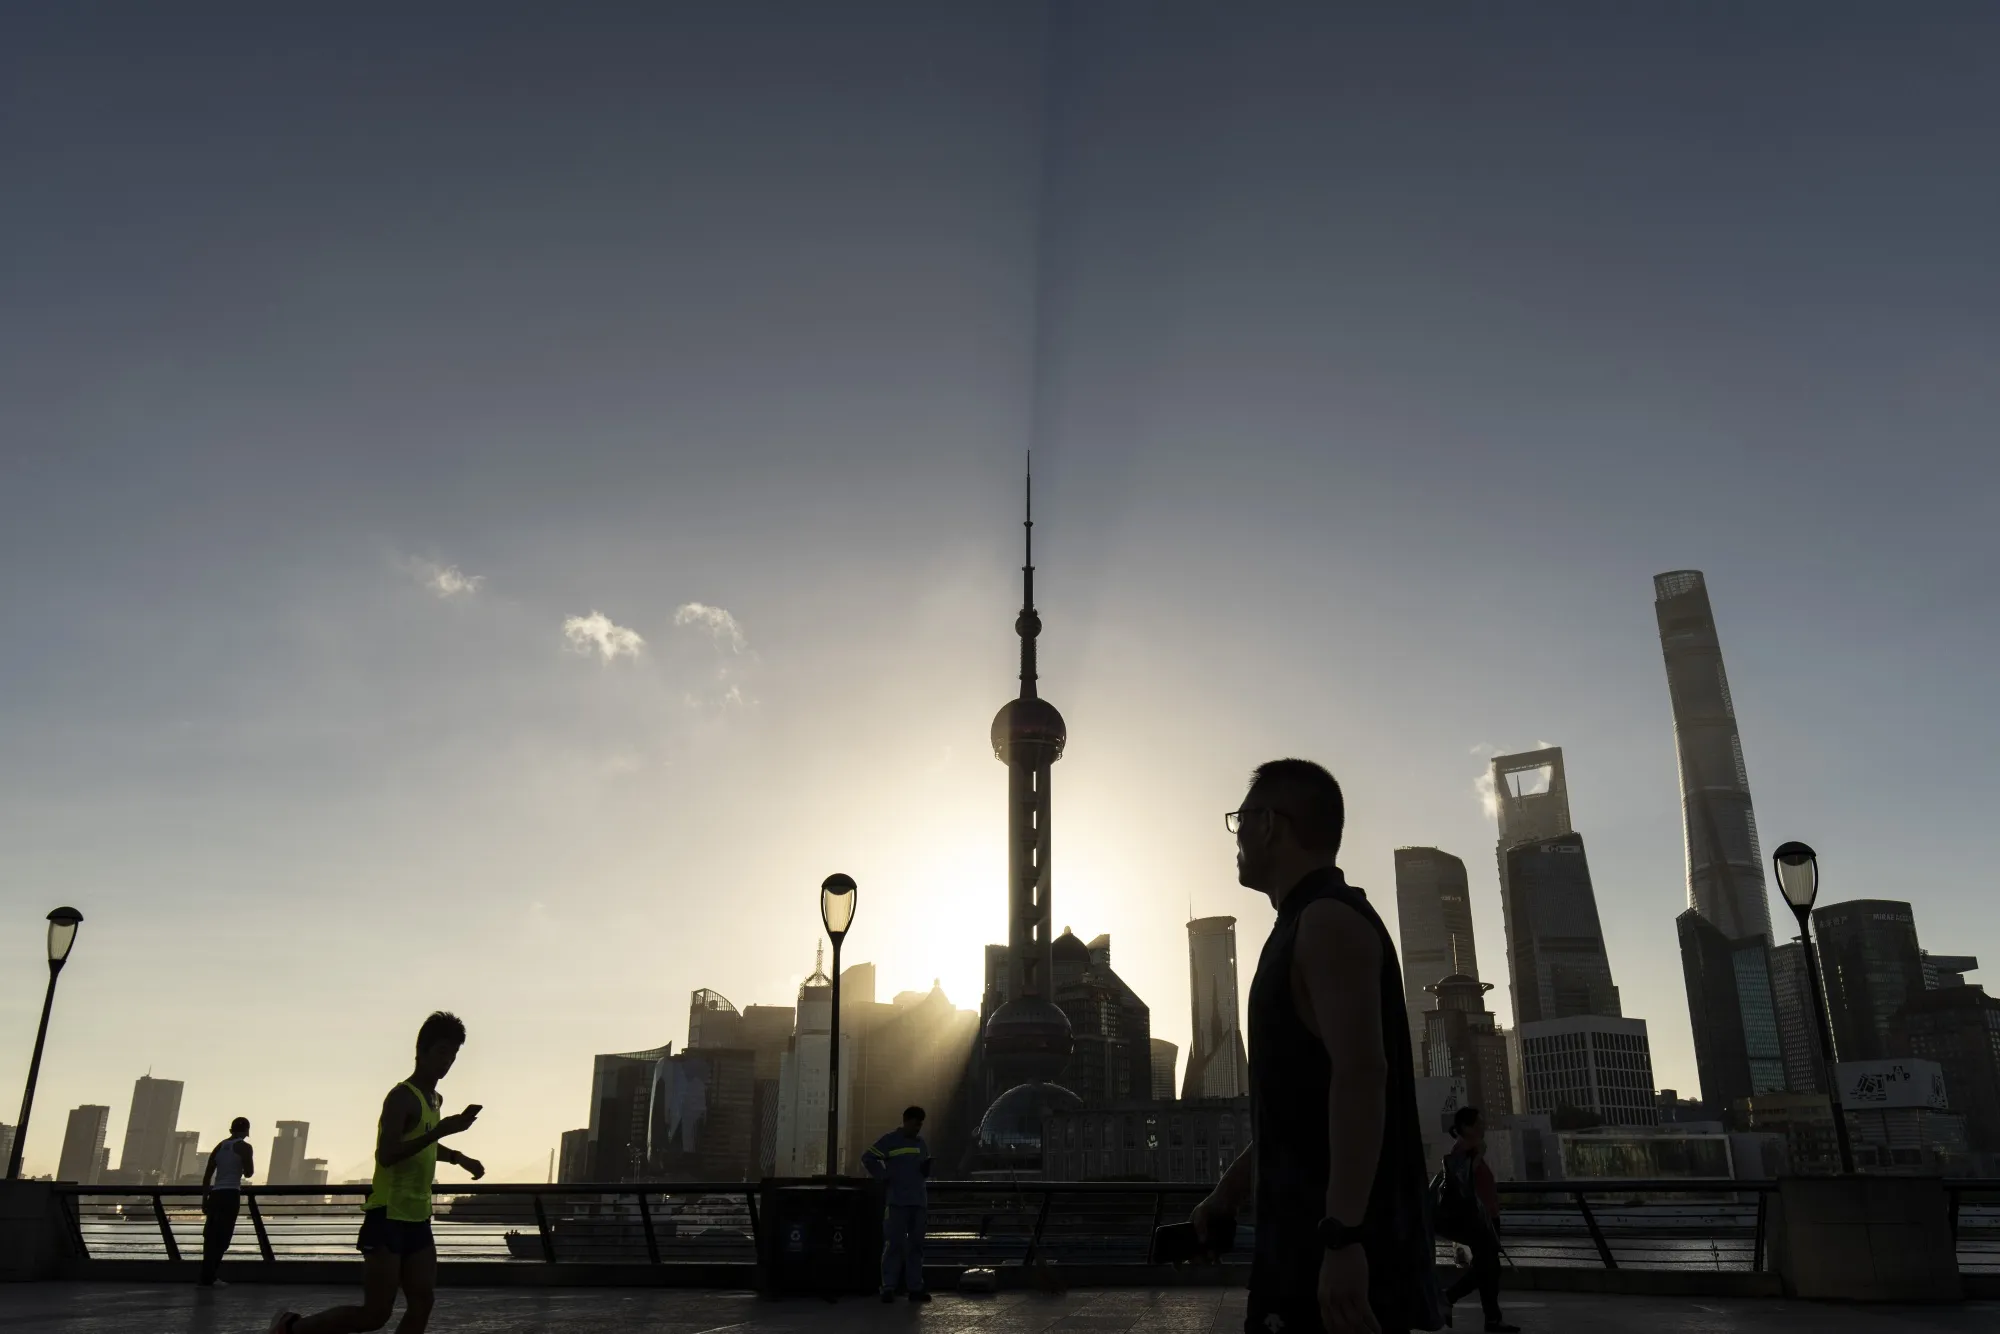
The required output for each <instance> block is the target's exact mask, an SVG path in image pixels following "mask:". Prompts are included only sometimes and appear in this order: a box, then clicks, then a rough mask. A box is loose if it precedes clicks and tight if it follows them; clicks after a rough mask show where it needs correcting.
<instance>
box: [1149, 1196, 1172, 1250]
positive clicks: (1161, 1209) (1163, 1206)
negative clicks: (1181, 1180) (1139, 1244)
mask: <svg viewBox="0 0 2000 1334" xmlns="http://www.w3.org/2000/svg"><path fill="white" fill-rule="evenodd" d="M1166 1211H1167V1193H1166V1192H1165V1191H1163V1190H1156V1191H1154V1192H1153V1226H1152V1227H1151V1228H1150V1229H1148V1230H1147V1232H1146V1260H1147V1262H1148V1263H1150V1262H1151V1261H1152V1258H1153V1233H1155V1232H1158V1231H1159V1230H1160V1216H1161V1215H1162V1214H1164V1213H1166Z"/></svg>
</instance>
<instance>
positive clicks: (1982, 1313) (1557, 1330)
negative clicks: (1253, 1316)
mask: <svg viewBox="0 0 2000 1334" xmlns="http://www.w3.org/2000/svg"><path fill="white" fill-rule="evenodd" d="M354 1296H355V1294H354V1292H353V1291H352V1290H351V1289H346V1288H314V1287H305V1286H293V1285H286V1286H283V1287H255V1286H251V1285H247V1284H238V1285H236V1286H234V1287H230V1288H228V1289H225V1290H221V1291H216V1292H209V1293H200V1292H197V1291H196V1290H195V1289H194V1288H192V1287H189V1286H171V1287H170V1286H165V1285H152V1284H141V1283H29V1284H12V1285H9V1286H6V1287H3V1288H0V1331H15V1330H22V1331H25V1330H35V1331H50V1332H51V1334H264V1330H265V1327H266V1325H267V1323H268V1321H269V1320H270V1317H271V1313H272V1312H273V1311H274V1310H276V1309H277V1308H278V1307H279V1306H280V1305H285V1306H290V1307H291V1308H293V1309H299V1308H301V1307H303V1308H304V1309H306V1310H316V1309H318V1308H320V1307H322V1306H328V1305H332V1304H333V1303H335V1302H339V1301H351V1300H353V1299H354ZM1521 1298H1522V1299H1521V1300H1519V1301H1513V1300H1510V1301H1509V1302H1508V1303H1507V1313H1508V1316H1509V1317H1510V1318H1511V1319H1512V1320H1513V1321H1514V1322H1515V1323H1516V1324H1518V1325H1520V1326H1521V1328H1522V1330H1523V1331H1524V1334H1604V1332H1605V1331H1611V1332H1612V1334H1666V1332H1667V1331H1675V1332H1676V1334H1678V1332H1680V1331H1688V1332H1689V1334H1863V1331H1867V1332H1868V1334H1957V1331H1966V1332H1967V1334H1971V1331H1974V1330H1978V1331H1992V1330H1994V1329H2000V1303H1994V1302H1977V1303H1968V1304H1966V1305H1963V1306H1944V1307H1887V1308H1884V1307H1868V1308H1859V1307H1840V1306H1820V1305H1814V1304H1812V1303H1807V1302H1787V1301H1777V1300H1770V1299H1766V1300H1761V1301H1759V1300H1732V1299H1727V1298H1708V1299H1702V1300H1690V1299H1687V1298H1669V1297H1595V1296H1583V1295H1572V1294H1568V1293H1523V1294H1521ZM1458 1310H1459V1317H1460V1318H1459V1328H1460V1329H1472V1330H1477V1329H1478V1328H1479V1308H1478V1304H1477V1303H1476V1302H1467V1303H1465V1304H1463V1305H1461V1306H1460V1307H1459V1308H1458ZM389 1328H391V1329H394V1328H395V1326H394V1324H393V1323H392V1324H391V1325H390V1326H389ZM1242 1328H1243V1293H1242V1290H1241V1289H1215V1288H1176V1289H1170V1290H1167V1291H1148V1290H1146V1289H1136V1288H1135V1289H1113V1290H1095V1291H1088V1292H1082V1291H1079V1292H1072V1293H1069V1294H1067V1295H1066V1296H1060V1297H1053V1296H1043V1295H1039V1294H1028V1293H1005V1294H1002V1295H1000V1296H997V1297H955V1296H951V1295H949V1294H944V1295H940V1296H939V1297H938V1299H937V1300H936V1301H935V1302H933V1303H931V1304H930V1305H929V1306H927V1307H911V1306H908V1305H906V1304H902V1303H898V1304H897V1305H895V1306H893V1307H885V1306H880V1305H877V1304H876V1303H874V1302H872V1301H866V1300H852V1299H850V1300H846V1301H842V1302H839V1303H837V1304H829V1303H826V1302H819V1301H797V1300H794V1301H784V1302H766V1301H760V1300H758V1299H757V1298H756V1297H754V1296H751V1295H749V1294H747V1293H728V1292H687V1291H674V1290H668V1289H658V1288H641V1289H605V1288H588V1289H569V1290H563V1289H553V1290H551V1289H521V1288H511V1289H497V1288H489V1289H477V1288H447V1289H445V1290H444V1291H443V1292H441V1293H439V1294H438V1306H437V1313H436V1315H435V1316H434V1318H433V1319H432V1320H431V1329H432V1330H433V1331H435V1334H544V1332H545V1331H589V1332H590V1334H725V1331H726V1334H807V1332H808V1331H824V1332H825V1334H846V1332H847V1331H854V1334H860V1332H861V1331H884V1330H886V1331H909V1334H1044V1332H1045V1331H1046V1332H1047V1334H1068V1332H1070V1331H1074V1332H1075V1334H1122V1331H1126V1330H1133V1331H1159V1334H1210V1331H1227V1332H1228V1334H1235V1331H1238V1330H1240V1329H1242Z"/></svg>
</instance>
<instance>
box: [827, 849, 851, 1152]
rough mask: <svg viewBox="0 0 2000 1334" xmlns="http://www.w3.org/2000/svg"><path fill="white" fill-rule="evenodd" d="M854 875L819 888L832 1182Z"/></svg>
mask: <svg viewBox="0 0 2000 1334" xmlns="http://www.w3.org/2000/svg"><path fill="white" fill-rule="evenodd" d="M855 898H856V893H855V885H854V877H853V876H848V875H842V874H841V873H840V872H838V871H835V872H834V873H833V874H832V875H830V876H828V877H827V878H826V879H825V880H823V881H821V882H820V887H819V919H820V921H822V922H824V923H825V924H826V936H827V939H828V940H831V941H832V942H833V1015H832V1023H831V1024H830V1025H829V1026H828V1031H827V1035H826V1179H827V1183H828V1184H829V1185H831V1184H832V1183H833V1181H834V1180H835V1178H836V1177H837V1176H838V1175H839V1162H840V942H841V941H843V940H845V939H846V938H847V928H849V927H850V926H853V925H854V900H855Z"/></svg>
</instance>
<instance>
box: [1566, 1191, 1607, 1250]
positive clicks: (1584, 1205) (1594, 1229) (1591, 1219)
mask: <svg viewBox="0 0 2000 1334" xmlns="http://www.w3.org/2000/svg"><path fill="white" fill-rule="evenodd" d="M1570 1193H1571V1195H1572V1196H1573V1197H1574V1198H1575V1200H1576V1207H1577V1208H1578V1209H1581V1210H1582V1211H1583V1225H1584V1226H1585V1227H1587V1228H1589V1229H1590V1239H1591V1240H1592V1241H1594V1242H1596V1243H1597V1258H1598V1259H1600V1260H1602V1261H1604V1267H1605V1268H1606V1269H1616V1268H1617V1267H1618V1257H1616V1256H1615V1255H1613V1254H1612V1253H1611V1245H1610V1243H1609V1242H1607V1241H1605V1240H1604V1230H1603V1229H1602V1228H1600V1227H1598V1226H1597V1215H1596V1214H1593V1213H1592V1212H1590V1201H1589V1200H1586V1199H1585V1198H1584V1197H1583V1192H1582V1191H1580V1190H1579V1191H1572V1192H1570Z"/></svg>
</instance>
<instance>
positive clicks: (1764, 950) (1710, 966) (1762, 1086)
mask: <svg viewBox="0 0 2000 1334" xmlns="http://www.w3.org/2000/svg"><path fill="white" fill-rule="evenodd" d="M1674 926H1675V930H1676V931H1677V932H1678V934H1679V936H1680V947H1681V975H1682V979H1683V981H1684V982H1685V983H1686V985H1687V998H1688V1019H1689V1023H1690V1025H1691V1026H1692V1028H1693V1030H1694V1055H1695V1067H1696V1070H1697V1072H1698V1073H1699V1074H1700V1076H1701V1096H1702V1101H1703V1102H1704V1103H1706V1104H1707V1107H1708V1112H1709V1115H1711V1116H1714V1117H1721V1116H1725V1115H1728V1114H1730V1112H1731V1109H1733V1108H1734V1107H1735V1105H1736V1103H1737V1100H1738V1099H1741V1098H1748V1097H1751V1096H1753V1095H1756V1094H1764V1093H1778V1092H1782V1091H1784V1089H1785V1088H1786V1078H1785V1070H1786V1060H1785V1048H1784V1026H1783V1024H1782V1023H1781V1022H1780V1018H1779V1014H1778V1007H1777V993H1776V988H1775V987H1774V986H1773V984H1772V980H1771V959H1770V954H1771V952H1770V949H1769V947H1768V946H1766V944H1765V943H1764V938H1763V937H1762V936H1751V937H1749V938H1748V939H1745V940H1731V939H1730V938H1729V937H1728V936H1725V935H1723V934H1722V932H1721V931H1720V930H1719V929H1717V927H1716V926H1715V924H1714V923H1713V922H1710V921H1709V920H1708V919H1707V918H1705V917H1703V916H1702V915H1701V914H1700V913H1698V912H1696V911H1695V910H1694V909H1692V908H1689V909H1688V910H1687V911H1686V912H1683V913H1682V914H1681V915H1680V916H1679V917H1678V918H1676V919H1675V920H1674ZM1795 994H1797V993H1795ZM1805 1000H1806V1003H1807V1004H1810V1003H1811V995H1810V993H1806V994H1805Z"/></svg>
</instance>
